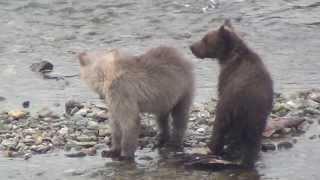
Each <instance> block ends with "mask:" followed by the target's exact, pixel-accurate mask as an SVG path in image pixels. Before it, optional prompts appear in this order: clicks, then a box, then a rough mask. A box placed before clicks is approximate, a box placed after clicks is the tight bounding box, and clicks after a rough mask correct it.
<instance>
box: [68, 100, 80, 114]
mask: <svg viewBox="0 0 320 180" xmlns="http://www.w3.org/2000/svg"><path fill="white" fill-rule="evenodd" d="M81 108H83V105H82V104H81V103H80V102H78V101H75V100H69V101H67V102H66V103H65V112H66V114H68V115H73V114H75V113H76V112H77V111H79V110H80V109H81Z"/></svg>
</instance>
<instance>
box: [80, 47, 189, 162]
mask: <svg viewBox="0 0 320 180" xmlns="http://www.w3.org/2000/svg"><path fill="white" fill-rule="evenodd" d="M110 53H111V55H110ZM110 53H102V54H99V55H95V54H93V55H90V53H83V54H80V55H79V60H80V64H81V77H82V79H83V80H84V81H86V82H87V84H88V85H89V86H90V87H91V88H92V89H93V90H94V91H95V92H97V93H98V94H99V95H100V96H102V97H104V98H105V99H106V102H107V103H108V105H109V109H110V113H111V128H112V147H111V150H110V151H108V152H106V154H105V156H113V157H114V156H120V157H121V158H122V159H133V158H134V152H135V150H136V148H137V143H138V136H139V133H140V117H139V113H141V112H148V113H153V114H155V115H156V117H157V122H158V125H159V145H163V144H171V145H175V146H179V147H180V146H181V145H182V141H183V137H184V134H185V130H186V127H187V119H188V113H189V108H190V105H191V103H192V99H193V94H194V77H193V65H192V64H191V62H190V61H188V60H187V59H185V58H184V57H182V55H181V54H179V53H178V52H177V50H175V49H174V48H171V47H158V48H154V49H151V50H149V51H147V52H146V53H145V54H142V55H140V56H131V55H126V54H124V53H123V52H120V51H118V50H113V51H111V52H110ZM90 61H91V62H90ZM86 63H88V64H87V65H85V64H86ZM170 115H171V116H172V119H173V121H172V132H171V134H170V129H169V116H170Z"/></svg>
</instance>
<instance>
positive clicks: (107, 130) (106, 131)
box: [98, 125, 111, 137]
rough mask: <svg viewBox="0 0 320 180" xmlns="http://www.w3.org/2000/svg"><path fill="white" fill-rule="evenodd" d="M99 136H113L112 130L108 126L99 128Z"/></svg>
mask: <svg viewBox="0 0 320 180" xmlns="http://www.w3.org/2000/svg"><path fill="white" fill-rule="evenodd" d="M98 135H99V136H100V137H104V136H110V135H111V128H110V126H108V125H104V126H103V127H101V128H99V130H98Z"/></svg>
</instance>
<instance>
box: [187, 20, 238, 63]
mask: <svg viewBox="0 0 320 180" xmlns="http://www.w3.org/2000/svg"><path fill="white" fill-rule="evenodd" d="M238 39H239V38H238V37H237V35H236V33H235V32H234V29H233V27H232V25H231V22H230V20H225V22H224V24H223V25H222V26H220V28H219V29H218V30H213V31H210V32H208V33H207V34H206V35H205V36H204V37H203V38H202V39H201V40H200V41H198V42H195V43H193V44H192V45H191V46H190V49H191V51H192V53H193V54H194V55H195V56H196V57H198V58H200V59H203V58H218V59H222V58H224V57H226V56H227V54H228V53H229V52H231V50H232V49H233V48H234V46H235V44H236V41H237V40H238Z"/></svg>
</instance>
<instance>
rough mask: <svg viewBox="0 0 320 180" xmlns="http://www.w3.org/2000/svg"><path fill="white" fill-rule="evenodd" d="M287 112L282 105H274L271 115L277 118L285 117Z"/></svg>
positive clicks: (286, 108)
mask: <svg viewBox="0 0 320 180" xmlns="http://www.w3.org/2000/svg"><path fill="white" fill-rule="evenodd" d="M289 111H290V109H289V108H288V106H287V105H285V104H284V103H275V105H274V107H273V110H272V113H274V114H276V115H278V116H285V115H286V114H288V112H289Z"/></svg>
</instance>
